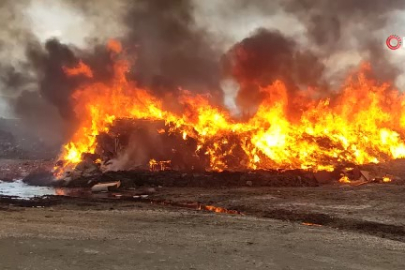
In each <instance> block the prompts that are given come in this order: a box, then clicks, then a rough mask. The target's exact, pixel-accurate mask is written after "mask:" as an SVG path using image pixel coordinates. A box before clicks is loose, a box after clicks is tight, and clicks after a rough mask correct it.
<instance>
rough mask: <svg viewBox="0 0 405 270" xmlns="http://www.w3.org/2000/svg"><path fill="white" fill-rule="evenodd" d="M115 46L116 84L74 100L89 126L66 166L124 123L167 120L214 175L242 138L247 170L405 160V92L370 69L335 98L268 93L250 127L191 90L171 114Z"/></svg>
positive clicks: (278, 87)
mask: <svg viewBox="0 0 405 270" xmlns="http://www.w3.org/2000/svg"><path fill="white" fill-rule="evenodd" d="M108 48H109V49H110V53H111V57H112V58H113V59H115V65H114V78H113V80H112V81H111V82H109V83H105V82H93V83H90V84H86V85H82V86H81V87H80V88H79V89H77V90H76V91H75V93H74V95H73V100H74V104H75V112H76V113H77V115H79V116H80V117H81V119H80V120H81V122H80V126H79V128H78V129H77V131H76V133H75V134H74V136H73V137H72V138H71V140H70V142H68V143H67V144H66V145H65V146H64V149H63V151H62V153H61V159H62V160H65V161H66V162H65V165H64V166H65V167H66V166H74V165H75V164H77V163H78V162H80V161H81V159H82V154H83V153H94V152H95V149H96V146H97V141H96V136H97V135H98V134H100V132H106V131H108V129H109V126H110V125H111V124H112V123H113V122H114V120H116V119H121V118H133V119H150V120H164V121H165V122H166V124H168V126H170V129H171V130H170V131H171V132H178V133H179V134H182V135H183V139H185V140H186V139H187V138H189V137H190V138H193V139H196V140H197V142H198V148H197V151H200V150H201V149H203V148H202V146H203V145H204V146H205V148H204V149H206V150H204V151H205V154H206V155H208V156H209V160H210V166H211V169H212V170H224V169H227V168H228V165H227V163H226V160H225V157H226V156H229V155H232V154H233V151H234V149H235V147H234V146H235V145H234V144H235V143H234V142H233V143H231V142H230V141H229V140H228V139H227V138H228V137H229V136H237V138H238V142H237V144H239V145H240V146H241V148H242V149H243V152H244V154H245V155H246V156H247V159H246V160H245V161H243V162H244V164H241V166H244V167H247V168H251V169H269V168H286V169H288V168H290V169H295V168H300V169H313V170H332V169H333V167H334V165H335V164H338V163H341V162H351V163H354V164H365V163H379V162H382V161H386V160H390V159H396V158H402V157H405V143H404V140H403V135H404V131H405V113H404V105H405V98H404V94H403V93H401V92H399V91H397V90H393V89H391V86H390V85H389V84H388V83H384V84H378V83H377V82H375V81H374V80H371V79H368V78H367V77H366V76H365V74H366V72H368V71H369V70H370V67H369V65H367V64H364V65H363V66H362V67H361V69H360V72H359V73H358V74H357V76H350V77H349V79H348V80H347V81H346V83H345V85H344V86H343V88H342V90H341V91H340V92H339V93H338V94H337V95H336V97H335V98H334V99H333V100H332V99H319V98H318V99H316V98H312V97H311V96H310V95H309V93H310V92H311V91H309V90H308V91H307V92H305V91H302V92H301V93H300V94H298V95H297V97H296V98H291V97H289V95H287V93H288V92H287V88H286V86H285V84H284V83H283V82H282V81H276V82H274V83H273V84H271V85H268V86H265V87H262V88H261V92H262V94H263V96H264V99H263V101H262V103H261V104H260V106H259V107H258V109H257V112H256V113H255V114H254V115H253V116H252V117H251V118H250V119H249V120H247V121H242V120H238V119H234V118H232V117H231V116H230V115H229V113H228V112H227V111H226V110H225V109H223V108H219V107H215V106H213V105H211V103H210V101H209V98H207V97H204V96H202V95H194V94H191V93H190V92H188V91H186V90H181V93H182V94H181V95H180V96H179V97H178V100H179V102H180V103H181V104H182V105H184V107H185V108H186V109H185V111H184V113H183V114H179V113H175V112H171V111H169V110H166V109H164V107H163V102H162V100H161V99H160V98H158V97H156V96H154V95H153V94H152V93H151V92H150V91H148V89H142V88H139V87H137V85H136V84H134V83H133V82H129V81H127V79H126V73H127V72H128V71H129V67H130V63H128V61H126V60H124V57H125V55H123V54H122V48H121V45H120V43H119V42H117V41H110V42H109V44H108ZM65 71H66V73H67V74H68V75H70V76H75V75H78V74H84V75H86V76H89V77H91V76H92V71H91V69H90V68H89V67H88V66H86V65H85V64H84V63H82V62H80V63H79V65H78V66H77V67H76V68H74V69H65ZM298 102H300V104H301V106H300V107H299V108H300V110H301V111H297V114H299V117H295V118H291V117H290V116H289V114H288V111H287V105H288V104H295V103H298ZM301 108H305V109H301ZM169 124H170V125H169ZM160 132H164V130H163V131H160ZM342 181H346V180H345V179H343V180H342Z"/></svg>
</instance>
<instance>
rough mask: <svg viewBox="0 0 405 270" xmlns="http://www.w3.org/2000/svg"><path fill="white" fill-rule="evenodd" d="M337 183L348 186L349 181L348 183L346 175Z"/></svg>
mask: <svg viewBox="0 0 405 270" xmlns="http://www.w3.org/2000/svg"><path fill="white" fill-rule="evenodd" d="M339 183H342V184H350V183H351V181H350V179H349V177H347V176H346V175H344V176H342V177H341V178H340V179H339Z"/></svg>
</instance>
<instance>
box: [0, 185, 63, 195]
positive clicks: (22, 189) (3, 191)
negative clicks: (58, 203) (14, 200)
mask: <svg viewBox="0 0 405 270" xmlns="http://www.w3.org/2000/svg"><path fill="white" fill-rule="evenodd" d="M0 195H3V196H13V197H14V196H15V197H19V198H21V199H30V198H35V197H41V196H46V195H58V194H57V190H56V189H55V188H52V187H36V186H29V185H27V184H25V183H24V182H23V181H22V180H17V181H14V182H3V181H0Z"/></svg>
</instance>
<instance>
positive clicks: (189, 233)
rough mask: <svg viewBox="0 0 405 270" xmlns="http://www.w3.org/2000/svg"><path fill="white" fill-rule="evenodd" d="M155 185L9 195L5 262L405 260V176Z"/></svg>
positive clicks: (1, 220)
mask: <svg viewBox="0 0 405 270" xmlns="http://www.w3.org/2000/svg"><path fill="white" fill-rule="evenodd" d="M148 189H149V188H145V187H144V188H139V189H137V190H136V192H140V194H141V193H142V192H143V191H147V190H148ZM153 190H154V191H153V192H150V194H149V196H148V197H147V198H144V199H139V198H137V199H135V198H133V197H132V196H125V194H120V195H124V196H114V195H116V194H113V193H110V194H107V195H101V196H99V195H94V196H90V197H87V196H81V197H74V198H72V197H61V196H58V197H55V196H52V197H47V198H43V199H36V200H32V201H28V202H27V201H20V200H16V199H13V198H10V197H1V196H0V258H1V259H0V269H1V270H3V269H4V270H7V269H9V270H14V269H17V270H19V269H21V270H23V269H24V270H37V269H38V270H48V269H49V270H65V269H66V270H67V269H69V270H79V269H80V270H81V269H90V270H91V269H97V270H103V269H106V270H110V269H124V270H125V269H148V270H149V269H204V270H206V269H215V270H216V269H282V270H287V269H288V270H295V269H309V270H314V269H315V270H316V269H358V270H364V269H367V270H377V269H381V270H387V269H405V260H404V255H405V226H404V224H405V212H404V211H403V209H405V201H404V200H403V194H405V185H403V184H395V183H389V184H368V185H362V186H348V185H340V184H336V185H324V186H319V187H233V188H229V187H214V188H213V187H206V188H196V187H193V188H191V187H183V188H181V187H164V186H163V187H156V188H153ZM118 198H119V199H118ZM202 206H215V207H220V208H221V209H228V210H233V211H232V213H236V212H237V213H239V214H229V213H228V214H218V213H212V212H209V211H203V210H197V209H200V208H204V207H202ZM214 209H215V208H214Z"/></svg>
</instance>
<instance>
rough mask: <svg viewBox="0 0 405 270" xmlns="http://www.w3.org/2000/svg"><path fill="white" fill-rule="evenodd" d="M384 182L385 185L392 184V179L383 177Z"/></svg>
mask: <svg viewBox="0 0 405 270" xmlns="http://www.w3.org/2000/svg"><path fill="white" fill-rule="evenodd" d="M383 182H384V183H390V182H392V179H391V178H389V177H388V176H385V177H383Z"/></svg>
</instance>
